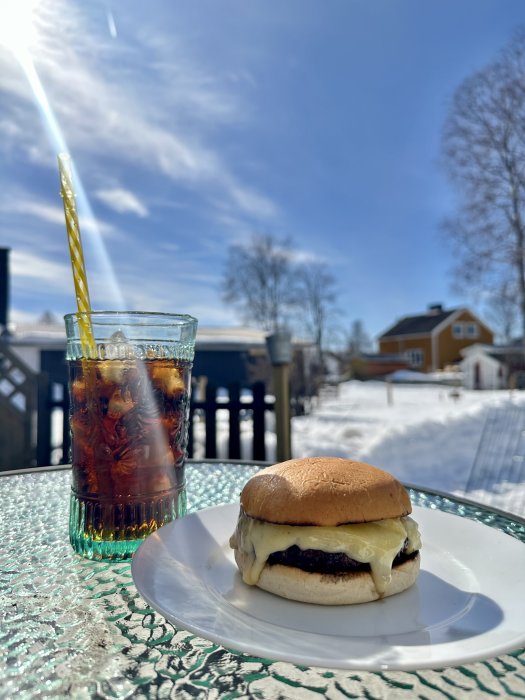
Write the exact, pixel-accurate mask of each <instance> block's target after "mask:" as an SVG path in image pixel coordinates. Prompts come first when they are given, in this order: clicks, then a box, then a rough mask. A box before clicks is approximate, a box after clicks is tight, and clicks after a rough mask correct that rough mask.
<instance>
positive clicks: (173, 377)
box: [151, 366, 184, 398]
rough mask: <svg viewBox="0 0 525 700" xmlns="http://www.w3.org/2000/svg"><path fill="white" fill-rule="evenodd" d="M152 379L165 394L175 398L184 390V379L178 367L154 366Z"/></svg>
mask: <svg viewBox="0 0 525 700" xmlns="http://www.w3.org/2000/svg"><path fill="white" fill-rule="evenodd" d="M151 379H152V381H153V383H154V384H155V386H157V387H158V388H159V389H160V390H161V391H162V393H163V394H164V395H165V396H168V397H169V398H173V397H174V396H176V395H177V394H180V393H182V392H183V391H184V379H183V378H182V377H181V374H180V372H179V370H178V369H177V368H176V367H155V366H154V367H153V369H152V371H151Z"/></svg>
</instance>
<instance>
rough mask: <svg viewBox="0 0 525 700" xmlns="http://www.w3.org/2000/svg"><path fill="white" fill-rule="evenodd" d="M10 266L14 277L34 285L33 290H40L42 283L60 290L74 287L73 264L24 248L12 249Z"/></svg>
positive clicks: (65, 290)
mask: <svg viewBox="0 0 525 700" xmlns="http://www.w3.org/2000/svg"><path fill="white" fill-rule="evenodd" d="M10 267H11V272H12V273H13V277H14V279H17V280H18V283H22V284H24V285H30V286H31V285H32V288H33V290H38V289H39V286H38V285H40V284H42V283H45V285H46V287H51V288H52V289H53V290H55V291H58V292H69V291H70V290H71V288H72V283H71V279H70V278H71V266H70V265H68V264H66V263H63V262H59V261H57V260H50V259H49V258H45V257H43V256H41V255H38V254H35V253H29V252H27V251H24V250H12V251H11V256H10Z"/></svg>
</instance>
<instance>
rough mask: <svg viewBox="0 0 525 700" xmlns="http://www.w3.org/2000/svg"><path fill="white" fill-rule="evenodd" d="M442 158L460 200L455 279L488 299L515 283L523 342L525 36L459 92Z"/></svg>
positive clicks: (453, 231)
mask: <svg viewBox="0 0 525 700" xmlns="http://www.w3.org/2000/svg"><path fill="white" fill-rule="evenodd" d="M443 156H444V162H445V165H446V167H447V170H448V173H449V175H450V177H451V179H452V181H453V183H454V184H455V185H456V191H457V193H458V213H457V217H456V218H455V219H454V220H453V221H448V222H447V232H448V235H449V236H450V239H451V241H452V242H453V245H454V249H455V252H456V254H457V259H458V264H457V267H456V269H455V277H456V280H459V281H460V282H461V284H460V285H459V286H460V287H461V286H462V287H463V288H465V289H469V288H470V289H472V288H473V287H478V288H480V287H483V288H484V290H485V292H486V291H487V290H488V291H489V293H490V292H497V291H498V290H499V289H501V285H502V281H503V280H505V279H509V278H511V279H513V280H514V281H515V282H516V288H517V299H518V302H519V309H520V319H521V326H522V333H523V338H524V340H525V30H523V29H522V30H520V31H518V32H517V33H516V35H515V36H514V37H513V39H512V40H511V42H510V43H509V45H508V46H507V47H506V49H505V50H504V51H503V52H502V53H501V54H500V55H499V57H498V58H497V59H496V60H495V61H494V62H493V63H491V64H490V65H488V66H487V67H486V68H485V69H484V70H481V71H479V72H478V73H475V74H474V75H472V76H471V77H469V78H467V79H466V80H465V81H464V82H463V83H462V84H461V85H460V86H459V88H458V89H457V91H456V93H455V95H454V98H453V102H452V105H451V108H450V112H449V115H448V119H447V121H446V124H445V129H444V135H443Z"/></svg>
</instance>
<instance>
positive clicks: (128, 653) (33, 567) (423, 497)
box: [0, 463, 525, 700]
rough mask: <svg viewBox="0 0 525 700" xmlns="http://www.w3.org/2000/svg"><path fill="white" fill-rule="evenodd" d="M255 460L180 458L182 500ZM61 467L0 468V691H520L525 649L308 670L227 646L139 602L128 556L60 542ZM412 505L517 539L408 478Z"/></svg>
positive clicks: (254, 694) (210, 491)
mask: <svg viewBox="0 0 525 700" xmlns="http://www.w3.org/2000/svg"><path fill="white" fill-rule="evenodd" d="M255 471H256V467H255V466H253V465H252V466H250V465H232V464H221V463H214V464H189V465H188V467H187V480H188V487H189V488H188V509H189V510H190V511H191V510H197V509H200V508H206V507H207V506H212V505H217V504H220V503H228V502H236V501H237V500H238V495H239V491H240V489H241V488H242V485H243V484H244V482H245V481H246V479H247V478H249V477H250V476H251V475H252V474H253V473H254V472H255ZM69 491H70V472H69V470H56V471H42V472H38V473H34V472H33V473H27V474H22V475H11V476H4V477H1V478H0V499H1V501H0V502H1V504H2V505H1V509H0V525H1V531H0V532H1V538H2V539H1V545H0V678H1V683H0V698H2V699H4V698H5V699H7V698H9V699H11V698H17V699H21V700H23V699H24V698H62V697H63V698H66V697H73V698H129V697H133V698H139V699H141V698H144V699H145V698H196V697H197V698H272V699H274V698H297V699H298V700H299V699H300V700H302V699H303V698H306V699H308V698H312V699H313V698H319V697H328V698H334V699H336V698H352V697H355V698H361V697H366V698H388V699H390V698H394V699H395V698H401V697H410V698H415V697H419V698H429V699H431V698H458V697H469V698H481V697H486V698H494V697H504V698H508V697H518V698H525V651H523V650H521V651H516V652H515V653H513V654H508V655H505V656H502V657H499V658H497V659H496V658H495V659H490V660H488V661H484V662H478V663H473V664H469V665H468V666H462V667H458V668H448V669H445V670H443V671H418V672H414V673H409V672H401V671H389V672H385V673H368V672H367V673H361V672H356V671H334V670H330V669H310V668H305V667H297V666H294V665H292V664H288V663H284V662H274V661H269V660H265V659H259V658H254V657H251V656H248V655H246V654H237V653H233V652H230V651H228V650H227V649H224V648H222V647H219V646H217V645H215V644H212V643H211V642H209V641H207V640H205V639H200V638H198V637H195V636H193V635H192V634H190V633H189V632H186V631H185V630H183V629H177V628H176V627H174V626H173V625H172V624H171V623H168V622H166V621H165V620H164V618H163V617H162V616H161V615H159V614H157V613H156V612H154V611H153V610H152V609H151V608H149V607H148V606H147V605H146V603H145V602H144V601H143V600H142V598H141V597H140V596H139V595H138V593H137V591H136V589H135V586H134V584H133V581H132V578H131V572H130V567H131V564H130V562H111V561H109V562H100V561H89V560H87V559H83V558H81V557H79V556H78V555H75V554H74V552H73V550H72V549H71V546H70V544H69V541H68V511H69ZM411 497H412V500H413V503H414V504H415V505H419V506H423V507H429V508H438V509H440V510H444V511H447V512H450V513H456V514H460V515H462V516H464V517H468V518H473V519H475V520H479V521H481V522H484V523H486V524H487V525H490V526H491V527H495V528H499V529H501V530H503V531H505V532H507V533H509V534H511V535H513V536H514V537H517V538H518V539H520V540H522V541H523V542H525V526H524V525H523V523H521V522H519V521H515V520H513V519H511V518H507V517H505V516H504V515H502V514H495V513H492V512H491V511H490V510H489V509H487V508H485V507H482V506H475V505H470V504H467V503H462V502H458V501H456V500H454V499H452V498H450V497H446V496H444V495H435V494H430V493H427V492H425V491H420V490H417V489H411Z"/></svg>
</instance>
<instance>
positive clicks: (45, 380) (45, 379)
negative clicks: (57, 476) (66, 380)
mask: <svg viewBox="0 0 525 700" xmlns="http://www.w3.org/2000/svg"><path fill="white" fill-rule="evenodd" d="M36 386H37V428H36V436H37V438H36V464H37V466H38V467H45V466H48V465H49V464H50V463H51V411H50V410H49V409H50V401H49V376H48V375H47V373H46V372H41V373H40V374H38V375H37V377H36Z"/></svg>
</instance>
